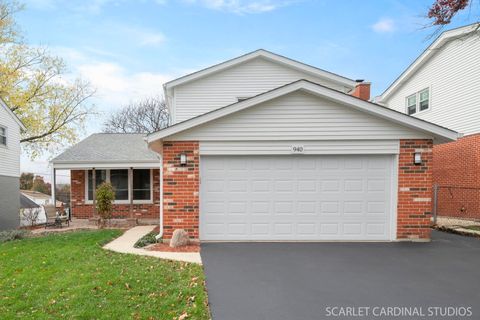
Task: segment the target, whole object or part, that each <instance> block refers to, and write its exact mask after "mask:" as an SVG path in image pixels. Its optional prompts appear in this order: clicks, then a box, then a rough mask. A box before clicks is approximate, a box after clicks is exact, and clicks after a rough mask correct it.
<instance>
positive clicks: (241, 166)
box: [52, 50, 457, 241]
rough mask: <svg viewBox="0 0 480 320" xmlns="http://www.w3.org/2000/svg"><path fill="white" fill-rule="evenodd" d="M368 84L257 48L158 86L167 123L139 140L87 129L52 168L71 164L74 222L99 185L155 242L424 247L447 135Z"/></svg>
mask: <svg viewBox="0 0 480 320" xmlns="http://www.w3.org/2000/svg"><path fill="white" fill-rule="evenodd" d="M369 90H370V85H369V84H368V83H364V82H356V81H354V80H351V79H348V78H345V77H342V76H339V75H337V74H333V73H330V72H327V71H324V70H321V69H318V68H315V67H312V66H309V65H306V64H303V63H300V62H297V61H294V60H291V59H288V58H285V57H283V56H279V55H276V54H273V53H271V52H268V51H265V50H257V51H254V52H252V53H249V54H246V55H244V56H241V57H238V58H235V59H232V60H229V61H227V62H224V63H221V64H218V65H216V66H213V67H211V68H207V69H204V70H201V71H199V72H196V73H193V74H190V75H187V76H185V77H182V78H179V79H177V80H174V81H171V82H168V83H166V84H165V85H164V91H165V97H166V100H167V105H168V107H169V110H170V114H171V117H172V124H171V126H170V127H168V128H166V129H164V130H161V131H158V132H155V133H153V134H150V135H148V136H146V137H145V140H146V143H145V141H144V137H142V136H139V135H121V134H117V135H111V134H96V135H93V136H90V137H89V138H87V139H85V140H84V141H82V142H80V143H79V144H77V145H76V146H74V147H72V148H71V149H69V150H67V151H66V152H65V153H63V154H61V155H59V156H58V157H57V158H55V159H53V160H52V165H53V168H54V170H56V169H70V170H72V171H71V176H72V181H71V185H72V213H73V216H77V217H85V218H88V217H91V216H92V215H93V214H94V208H93V203H92V201H91V200H90V199H92V198H94V195H93V193H94V191H93V189H94V188H93V187H92V186H93V185H98V184H99V183H100V182H102V181H110V182H111V183H112V184H114V186H115V187H116V188H117V195H118V197H119V198H120V199H121V200H118V201H117V202H116V210H117V212H115V215H117V216H118V215H120V216H125V217H132V216H135V215H138V216H139V217H141V216H142V214H143V213H144V212H145V215H147V216H149V217H150V216H155V217H158V214H159V218H160V235H161V236H162V237H163V238H164V239H170V238H171V236H172V233H173V231H174V230H175V229H178V228H182V229H185V230H187V231H188V232H189V234H190V236H191V237H192V238H195V239H199V240H201V241H209V240H217V241H271V240H294V241H315V240H347V241H364V240H378V241H393V240H401V239H428V238H429V235H430V228H429V224H430V213H431V204H432V202H431V193H432V180H431V173H432V146H433V144H438V143H445V142H449V141H453V140H455V139H456V138H457V133H456V132H454V131H451V130H449V129H446V128H443V127H440V126H438V125H435V124H432V123H429V122H426V121H423V120H420V119H416V118H414V117H410V116H408V115H405V114H403V113H400V112H396V111H394V110H391V109H388V108H385V107H382V106H380V105H377V104H374V103H371V102H368V101H367V100H368V99H369V96H370V93H369ZM147 146H148V148H147ZM159 168H161V170H158V169H159ZM140 170H144V171H140ZM149 172H150V175H149V174H148V173H149ZM149 176H150V179H148V177H149ZM87 194H88V197H86V195H87ZM132 197H133V200H132ZM135 197H137V200H136V199H135ZM145 198H147V199H146V201H148V202H147V203H146V204H145V207H143V210H142V207H141V203H138V204H135V201H137V202H138V201H145ZM132 201H133V202H132ZM152 208H154V209H152ZM155 209H158V211H157V210H155ZM134 210H136V211H134ZM150 210H152V211H153V212H152V215H150V214H149V213H150Z"/></svg>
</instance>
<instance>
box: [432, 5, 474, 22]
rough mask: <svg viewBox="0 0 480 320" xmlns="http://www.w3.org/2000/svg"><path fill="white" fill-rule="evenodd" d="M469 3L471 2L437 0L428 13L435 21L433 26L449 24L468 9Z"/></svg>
mask: <svg viewBox="0 0 480 320" xmlns="http://www.w3.org/2000/svg"><path fill="white" fill-rule="evenodd" d="M469 2H470V1H469V0H435V2H434V3H433V4H432V6H431V7H430V9H429V11H428V17H429V18H430V19H433V25H436V26H443V25H446V24H449V23H450V22H451V21H452V18H453V17H454V16H455V15H456V14H457V13H458V12H459V11H461V10H463V9H465V8H466V7H467V5H468V3H469Z"/></svg>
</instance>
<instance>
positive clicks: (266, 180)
mask: <svg viewBox="0 0 480 320" xmlns="http://www.w3.org/2000/svg"><path fill="white" fill-rule="evenodd" d="M392 161H393V157H392V156H358V155H357V156H276V157H273V156H271V157H270V156H268V157H267V156H243V157H242V156H240V157H239V156H236V157H233V156H206V157H202V158H201V161H200V163H201V165H200V166H201V187H200V238H201V240H227V241H228V240H265V241H268V240H389V238H390V221H391V212H390V207H391V199H390V198H391V195H390V192H391V191H390V190H391V189H392V188H391V176H392V173H391V170H392Z"/></svg>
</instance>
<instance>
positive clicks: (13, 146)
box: [0, 99, 26, 230]
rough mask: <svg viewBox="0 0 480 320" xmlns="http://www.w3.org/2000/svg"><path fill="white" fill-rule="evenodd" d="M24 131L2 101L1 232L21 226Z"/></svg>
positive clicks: (0, 146) (0, 123)
mask: <svg viewBox="0 0 480 320" xmlns="http://www.w3.org/2000/svg"><path fill="white" fill-rule="evenodd" d="M22 130H26V128H25V126H24V125H23V123H22V122H21V121H20V120H19V119H18V118H17V116H16V115H15V114H14V113H13V112H12V111H11V110H10V108H9V107H8V106H7V105H6V104H5V102H4V101H3V100H1V99H0V230H7V229H14V228H17V227H18V226H19V198H20V192H19V190H20V134H21V132H22Z"/></svg>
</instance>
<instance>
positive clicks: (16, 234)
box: [0, 229, 30, 243]
mask: <svg viewBox="0 0 480 320" xmlns="http://www.w3.org/2000/svg"><path fill="white" fill-rule="evenodd" d="M29 234H30V232H28V231H27V230H15V229H14V230H5V231H0V243H2V242H7V241H12V240H19V239H23V238H26V237H27V236H28V235H29Z"/></svg>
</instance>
